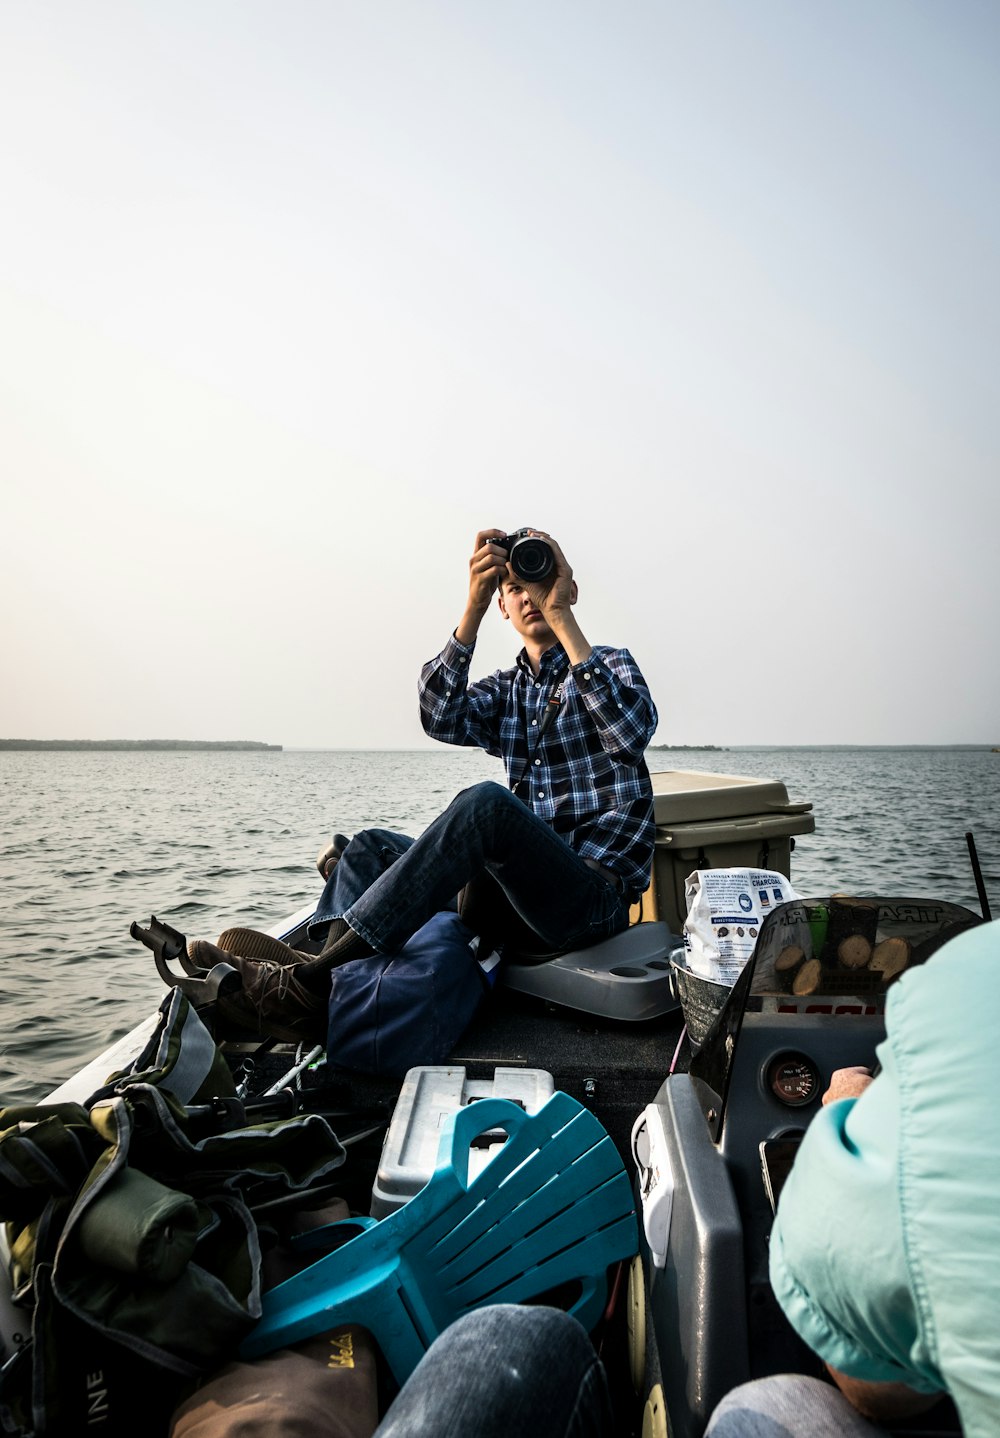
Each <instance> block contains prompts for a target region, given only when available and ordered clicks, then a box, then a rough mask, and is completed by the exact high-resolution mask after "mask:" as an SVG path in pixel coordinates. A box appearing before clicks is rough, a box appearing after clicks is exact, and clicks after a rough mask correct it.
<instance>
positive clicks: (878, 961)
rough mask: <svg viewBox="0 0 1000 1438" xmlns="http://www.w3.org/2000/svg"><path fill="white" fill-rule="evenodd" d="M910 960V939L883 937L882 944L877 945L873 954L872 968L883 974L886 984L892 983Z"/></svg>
mask: <svg viewBox="0 0 1000 1438" xmlns="http://www.w3.org/2000/svg"><path fill="white" fill-rule="evenodd" d="M909 962H910V941H909V940H908V939H903V938H892V939H883V940H882V942H881V943H880V944H876V945H875V952H874V953H873V954H872V959H871V963H870V965H869V968H871V969H872V970H873V971H874V972H875V973H877V974H881V975H882V982H883V983H884V984H888V983H890V982H891V981H892V980H893V979H894V978H896V976H897V974H901V973H902V972H903V970H904V969H905V968H906V966H907V964H908V963H909Z"/></svg>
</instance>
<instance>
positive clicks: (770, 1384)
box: [705, 1373, 885, 1438]
mask: <svg viewBox="0 0 1000 1438" xmlns="http://www.w3.org/2000/svg"><path fill="white" fill-rule="evenodd" d="M807 1435H808V1438H884V1435H885V1429H884V1428H877V1427H876V1426H875V1425H874V1424H873V1423H869V1422H868V1420H867V1419H866V1418H862V1417H861V1414H860V1413H858V1412H856V1411H855V1409H854V1408H852V1407H851V1405H850V1403H848V1401H847V1399H846V1398H845V1397H844V1395H843V1394H842V1393H841V1392H840V1390H839V1388H834V1386H833V1385H832V1384H831V1383H823V1382H822V1381H821V1380H820V1379H819V1378H804V1377H802V1375H801V1374H798V1373H781V1374H778V1375H776V1376H775V1377H774V1378H758V1379H756V1380H755V1381H754V1382H753V1383H744V1384H743V1386H742V1388H734V1389H733V1391H732V1392H731V1393H727V1394H726V1396H725V1398H723V1400H722V1402H721V1403H720V1404H719V1406H718V1407H717V1408H716V1410H715V1412H714V1413H713V1414H712V1417H711V1419H710V1420H709V1424H708V1427H707V1428H706V1429H705V1438H807Z"/></svg>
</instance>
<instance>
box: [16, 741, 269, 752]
mask: <svg viewBox="0 0 1000 1438" xmlns="http://www.w3.org/2000/svg"><path fill="white" fill-rule="evenodd" d="M281 748H282V746H281V745H280V744H262V743H260V742H259V740H256V739H0V749H254V750H257V749H265V750H278V751H280V750H281Z"/></svg>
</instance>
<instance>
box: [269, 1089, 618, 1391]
mask: <svg viewBox="0 0 1000 1438" xmlns="http://www.w3.org/2000/svg"><path fill="white" fill-rule="evenodd" d="M495 1128H498V1129H503V1130H504V1131H505V1132H506V1133H507V1134H508V1135H509V1137H508V1138H507V1141H506V1142H505V1143H504V1145H503V1147H502V1148H501V1149H500V1150H499V1152H498V1153H497V1154H496V1155H495V1156H494V1157H493V1158H492V1159H491V1160H490V1161H489V1163H488V1164H487V1165H486V1166H485V1168H483V1170H482V1171H481V1172H480V1173H479V1175H478V1176H477V1178H476V1179H475V1180H474V1182H473V1183H472V1184H471V1185H470V1184H469V1181H468V1171H469V1148H470V1145H471V1144H472V1142H473V1140H474V1139H475V1138H476V1136H477V1135H479V1134H481V1133H484V1132H485V1131H486V1130H491V1131H492V1130H493V1129H495ZM359 1224H360V1225H361V1226H362V1232H361V1233H359V1234H357V1235H356V1236H355V1237H354V1238H351V1239H350V1240H348V1242H347V1243H345V1244H344V1245H343V1247H341V1248H338V1249H335V1250H334V1252H332V1253H329V1254H326V1255H325V1256H324V1257H323V1258H320V1259H318V1260H317V1262H315V1263H314V1264H312V1265H311V1266H310V1267H309V1268H306V1269H304V1270H303V1271H302V1272H301V1273H299V1274H297V1275H296V1276H295V1277H294V1278H290V1279H288V1280H287V1281H286V1282H284V1283H281V1284H279V1285H278V1286H277V1287H276V1288H272V1289H271V1290H270V1292H268V1293H266V1294H265V1295H264V1299H263V1316H262V1318H261V1320H260V1322H259V1323H258V1325H257V1327H256V1328H255V1329H254V1330H253V1332H252V1333H250V1334H249V1336H248V1337H247V1338H246V1340H245V1341H244V1343H243V1345H242V1348H241V1355H242V1356H243V1357H244V1358H256V1357H259V1356H260V1355H261V1354H264V1353H270V1352H271V1351H272V1350H273V1349H275V1348H282V1347H286V1346H288V1345H290V1344H294V1343H298V1342H301V1340H302V1339H304V1338H309V1337H311V1336H312V1335H314V1334H317V1333H323V1332H325V1331H326V1330H327V1329H330V1328H334V1327H337V1326H338V1325H340V1324H346V1323H351V1324H357V1325H358V1326H360V1327H362V1328H366V1329H368V1331H369V1332H370V1333H371V1334H372V1335H373V1337H374V1338H375V1340H376V1342H377V1343H378V1344H379V1346H380V1347H381V1349H382V1352H383V1353H384V1354H385V1356H386V1359H387V1361H388V1363H389V1365H390V1367H391V1368H392V1371H393V1373H394V1374H395V1376H396V1378H397V1380H398V1381H399V1382H400V1383H402V1382H404V1381H405V1379H406V1378H407V1377H408V1376H409V1374H410V1373H411V1372H412V1371H413V1369H414V1368H415V1367H416V1365H417V1363H418V1362H419V1361H420V1359H421V1357H422V1356H423V1354H424V1353H425V1351H426V1350H427V1349H428V1348H429V1347H430V1345H431V1343H432V1342H433V1341H434V1339H435V1338H436V1337H437V1335H438V1334H439V1333H441V1332H443V1331H444V1329H445V1328H447V1327H448V1326H449V1324H451V1323H454V1322H455V1320H456V1319H458V1318H460V1317H461V1316H462V1314H463V1313H468V1312H469V1311H470V1310H472V1309H474V1308H481V1307H483V1306H485V1305H486V1304H490V1303H523V1302H526V1301H528V1300H530V1299H535V1298H538V1297H539V1296H540V1295H542V1294H545V1293H547V1292H548V1291H549V1290H550V1289H553V1288H555V1287H556V1286H557V1285H561V1284H564V1283H567V1282H570V1281H575V1283H579V1286H580V1291H579V1295H578V1296H576V1297H575V1299H574V1301H573V1303H572V1305H571V1306H570V1307H569V1309H568V1311H569V1312H570V1313H572V1314H574V1315H575V1316H576V1317H577V1318H578V1319H579V1320H580V1322H581V1323H582V1324H583V1325H584V1327H585V1328H588V1329H591V1328H593V1327H595V1325H596V1324H597V1321H598V1319H599V1318H600V1316H601V1314H602V1312H603V1310H604V1307H605V1304H606V1302H607V1270H608V1267H609V1265H611V1264H612V1263H615V1262H617V1261H618V1260H619V1259H623V1258H629V1257H631V1255H632V1254H634V1253H635V1252H636V1248H637V1238H638V1234H637V1226H636V1217H635V1208H634V1204H633V1201H632V1186H631V1183H630V1182H629V1179H628V1176H627V1174H626V1172H625V1168H624V1165H623V1164H622V1161H621V1158H620V1156H619V1154H618V1150H617V1149H616V1148H615V1146H614V1144H613V1143H612V1141H611V1139H610V1138H609V1137H608V1135H607V1133H606V1132H605V1130H604V1128H603V1127H602V1125H601V1123H600V1122H599V1120H598V1119H597V1118H596V1117H595V1116H594V1115H593V1114H592V1113H591V1112H590V1111H589V1110H588V1109H585V1108H583V1107H582V1106H581V1105H580V1104H579V1103H577V1101H576V1100H575V1099H573V1098H570V1097H569V1095H568V1094H565V1093H555V1094H553V1095H552V1097H551V1098H550V1099H549V1101H548V1102H547V1103H546V1104H545V1105H544V1107H543V1108H541V1109H540V1110H539V1111H538V1112H537V1113H535V1114H527V1113H525V1112H524V1110H523V1109H521V1108H519V1107H518V1106H517V1105H516V1104H513V1103H511V1102H510V1101H509V1100H508V1099H481V1100H479V1101H478V1102H477V1103H473V1104H470V1105H469V1106H468V1107H466V1108H462V1109H460V1110H459V1111H458V1112H457V1113H456V1114H455V1115H452V1116H450V1117H449V1119H448V1120H447V1122H446V1124H445V1126H444V1128H443V1129H442V1134H441V1145H440V1149H439V1153H438V1166H437V1168H436V1170H435V1172H434V1174H433V1175H432V1177H431V1179H430V1180H429V1182H428V1183H427V1184H426V1185H425V1186H424V1188H422V1189H421V1190H420V1191H419V1193H417V1194H415V1195H414V1196H413V1198H411V1199H410V1201H409V1202H408V1203H407V1204H405V1205H404V1206H403V1207H402V1208H399V1209H397V1210H396V1211H395V1212H394V1213H390V1214H389V1215H388V1216H387V1217H386V1218H383V1219H382V1220H380V1221H379V1220H376V1219H360V1220H356V1219H355V1220H348V1221H346V1225H340V1224H327V1225H325V1226H324V1227H322V1228H318V1229H314V1230H313V1231H312V1232H310V1233H308V1234H305V1235H303V1236H302V1239H301V1240H299V1243H300V1245H301V1246H302V1247H310V1248H311V1247H317V1246H321V1245H324V1244H325V1243H327V1242H328V1241H329V1238H330V1235H331V1233H332V1232H334V1231H335V1230H336V1229H338V1228H340V1227H343V1226H348V1227H357V1226H358V1225H359ZM574 1291H575V1290H574Z"/></svg>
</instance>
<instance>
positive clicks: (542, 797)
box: [538, 789, 545, 799]
mask: <svg viewBox="0 0 1000 1438" xmlns="http://www.w3.org/2000/svg"><path fill="white" fill-rule="evenodd" d="M538 797H539V799H544V798H545V790H544V789H539V791H538Z"/></svg>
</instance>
